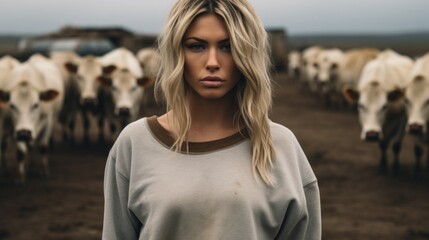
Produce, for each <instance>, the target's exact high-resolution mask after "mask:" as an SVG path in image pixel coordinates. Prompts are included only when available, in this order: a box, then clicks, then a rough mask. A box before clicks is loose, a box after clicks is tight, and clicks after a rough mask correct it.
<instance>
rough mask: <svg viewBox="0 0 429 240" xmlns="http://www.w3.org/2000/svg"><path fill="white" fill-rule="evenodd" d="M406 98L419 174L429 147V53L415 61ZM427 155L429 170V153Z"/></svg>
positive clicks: (410, 131) (408, 126)
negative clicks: (426, 149)
mask: <svg viewBox="0 0 429 240" xmlns="http://www.w3.org/2000/svg"><path fill="white" fill-rule="evenodd" d="M405 99H406V105H407V109H408V122H407V127H406V130H407V132H408V133H410V134H411V135H413V137H414V142H415V145H414V154H415V157H416V165H415V174H416V175H417V176H418V175H419V173H420V161H421V158H422V156H423V152H424V151H423V149H424V147H425V146H426V148H428V144H429V131H428V126H429V53H427V54H426V55H424V56H422V57H420V58H418V59H417V60H416V61H415V63H414V66H413V69H412V71H411V74H410V77H409V82H408V86H407V89H406V91H405ZM426 157H427V164H428V165H427V170H428V171H429V154H428V155H427V156H426Z"/></svg>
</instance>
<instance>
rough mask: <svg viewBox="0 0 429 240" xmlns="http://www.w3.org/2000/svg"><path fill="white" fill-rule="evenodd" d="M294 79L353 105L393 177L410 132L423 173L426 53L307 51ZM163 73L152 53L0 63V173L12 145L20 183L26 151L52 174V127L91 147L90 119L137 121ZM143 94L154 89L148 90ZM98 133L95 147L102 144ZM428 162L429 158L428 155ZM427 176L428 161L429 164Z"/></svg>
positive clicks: (427, 138) (296, 56)
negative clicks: (79, 128)
mask: <svg viewBox="0 0 429 240" xmlns="http://www.w3.org/2000/svg"><path fill="white" fill-rule="evenodd" d="M288 62H289V67H288V69H289V73H288V74H289V78H290V79H295V80H296V81H298V82H299V83H301V84H302V86H307V87H308V89H309V90H310V91H311V92H313V93H314V94H316V95H317V96H321V97H322V98H323V99H324V101H325V103H326V105H327V106H329V107H335V108H342V107H350V106H352V107H353V106H357V108H358V114H359V120H360V122H361V125H362V133H361V138H362V140H365V141H370V142H378V143H379V146H380V150H381V158H380V170H382V171H387V167H388V166H387V165H388V164H387V149H388V147H389V146H390V145H392V147H393V153H394V164H393V172H394V173H397V171H398V168H399V153H400V150H401V143H402V139H403V137H404V135H405V134H406V133H407V132H408V133H409V134H411V135H412V136H414V139H415V147H414V152H415V158H416V164H415V174H416V175H417V176H418V175H419V174H420V171H421V170H420V168H421V167H420V165H421V163H420V162H421V158H422V156H423V149H424V147H425V146H427V145H428V142H429V131H428V127H429V124H428V123H429V53H428V54H426V55H424V56H421V57H419V58H417V59H412V58H410V57H408V56H404V55H401V54H399V53H397V52H394V51H393V50H384V51H380V50H378V49H372V48H362V49H352V50H348V51H342V50H339V49H323V48H321V47H317V46H314V47H309V48H307V49H305V50H304V51H302V52H297V51H292V52H291V53H290V54H289V61H288ZM158 69H159V56H158V55H157V52H156V50H155V49H153V48H144V49H141V50H140V51H139V52H138V53H137V54H134V53H132V52H130V51H129V50H127V49H125V48H117V49H115V50H113V51H111V52H109V53H107V54H105V55H104V56H101V57H95V56H78V55H77V54H76V53H74V52H52V53H51V54H50V56H49V57H45V56H43V55H40V54H34V55H33V56H31V57H30V58H29V59H28V60H27V61H25V62H19V61H18V60H17V59H15V58H13V57H11V56H3V57H2V58H0V145H1V148H0V158H1V159H0V170H2V171H5V170H7V169H6V168H7V167H6V166H5V163H6V156H5V149H6V143H7V142H8V141H7V139H11V140H12V141H13V142H14V143H15V145H16V150H17V151H16V160H17V181H18V182H20V183H24V182H25V179H26V173H27V170H28V169H27V168H28V166H27V163H28V156H29V151H30V150H31V149H32V148H33V146H37V148H38V149H39V151H40V156H41V163H42V166H43V171H42V173H43V174H44V175H49V163H48V162H49V161H48V149H49V144H50V141H51V139H52V133H53V130H54V125H55V124H57V123H60V124H61V126H62V127H61V129H62V131H63V138H64V139H65V140H69V141H71V142H73V141H74V139H73V136H74V135H73V132H74V128H75V119H76V115H77V114H81V116H82V120H83V121H82V122H83V138H84V141H85V142H89V130H90V123H91V121H90V115H93V116H96V117H97V118H98V125H99V126H98V128H99V129H104V128H103V125H104V123H105V122H108V124H109V129H110V133H111V134H113V133H115V132H116V131H117V128H118V126H119V128H122V127H124V126H125V125H126V124H128V123H129V122H131V121H134V120H136V119H138V118H139V117H141V111H140V110H141V109H142V106H141V105H142V104H145V101H149V102H150V101H151V100H152V98H153V96H150V97H149V98H148V97H145V94H146V95H147V94H149V95H150V94H153V84H154V80H155V78H156V75H157V73H158ZM145 89H146V90H147V89H149V90H148V91H145ZM106 120H107V121H106ZM105 137H106V136H104V131H99V136H98V138H99V141H104V140H105ZM428 159H429V157H428ZM427 169H428V171H429V161H428V167H427Z"/></svg>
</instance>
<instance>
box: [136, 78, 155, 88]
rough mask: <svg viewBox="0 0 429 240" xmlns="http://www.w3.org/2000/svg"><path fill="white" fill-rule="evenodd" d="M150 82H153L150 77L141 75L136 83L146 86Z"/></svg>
mask: <svg viewBox="0 0 429 240" xmlns="http://www.w3.org/2000/svg"><path fill="white" fill-rule="evenodd" d="M152 82H153V81H152V79H150V78H148V77H142V78H139V79H137V85H139V86H140V87H144V86H147V85H149V84H150V83H152Z"/></svg>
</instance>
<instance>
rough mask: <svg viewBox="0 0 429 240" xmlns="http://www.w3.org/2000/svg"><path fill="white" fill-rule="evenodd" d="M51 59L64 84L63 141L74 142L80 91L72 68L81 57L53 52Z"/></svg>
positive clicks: (69, 53) (61, 120) (61, 119)
mask: <svg viewBox="0 0 429 240" xmlns="http://www.w3.org/2000/svg"><path fill="white" fill-rule="evenodd" d="M50 59H51V60H52V61H53V62H54V63H55V65H57V67H58V69H60V71H61V75H62V78H63V82H64V104H63V108H62V110H61V113H60V122H61V124H62V127H63V128H62V130H63V140H64V141H67V140H70V141H71V142H72V143H73V142H74V137H73V136H74V134H73V133H74V129H75V122H76V114H77V111H78V99H79V94H78V93H79V91H78V86H77V83H76V82H77V81H76V80H75V79H74V75H73V74H71V71H70V67H72V66H74V65H76V64H78V63H79V62H80V56H79V55H77V54H76V53H75V52H72V51H53V52H51V53H50Z"/></svg>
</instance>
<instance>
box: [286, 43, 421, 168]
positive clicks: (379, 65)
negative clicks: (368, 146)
mask: <svg viewBox="0 0 429 240" xmlns="http://www.w3.org/2000/svg"><path fill="white" fill-rule="evenodd" d="M288 69H289V72H288V74H289V78H290V79H294V80H296V81H298V82H299V83H301V84H302V86H307V87H308V89H309V91H311V92H312V93H314V94H315V95H316V96H318V97H321V98H323V99H324V102H325V104H326V105H327V106H329V107H331V108H336V109H340V108H350V107H357V109H358V117H359V121H360V123H361V126H362V132H361V135H360V137H361V139H362V140H364V141H368V142H378V143H379V147H380V151H381V157H380V166H379V167H380V170H381V171H384V172H385V171H387V168H388V162H387V149H388V147H389V146H392V149H393V153H394V162H393V169H392V170H393V174H397V173H398V168H399V153H400V151H401V144H402V140H403V138H404V135H405V134H406V133H408V134H411V135H412V136H413V139H414V153H415V159H416V163H415V175H416V176H419V175H420V174H421V173H420V172H421V158H422V156H423V152H424V151H423V149H424V148H425V147H427V146H428V143H429V131H428V126H429V125H428V123H429V53H427V54H426V55H423V56H419V57H417V58H416V59H413V58H410V57H408V56H404V55H401V54H399V53H397V52H395V51H393V50H391V49H387V50H384V51H380V50H378V49H372V48H359V49H351V50H348V51H342V50H339V49H323V48H321V47H318V46H313V47H309V48H307V49H305V50H304V51H302V52H298V51H293V52H291V53H290V54H289V68H288ZM427 164H428V166H427V170H428V171H429V155H428V162H427Z"/></svg>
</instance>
